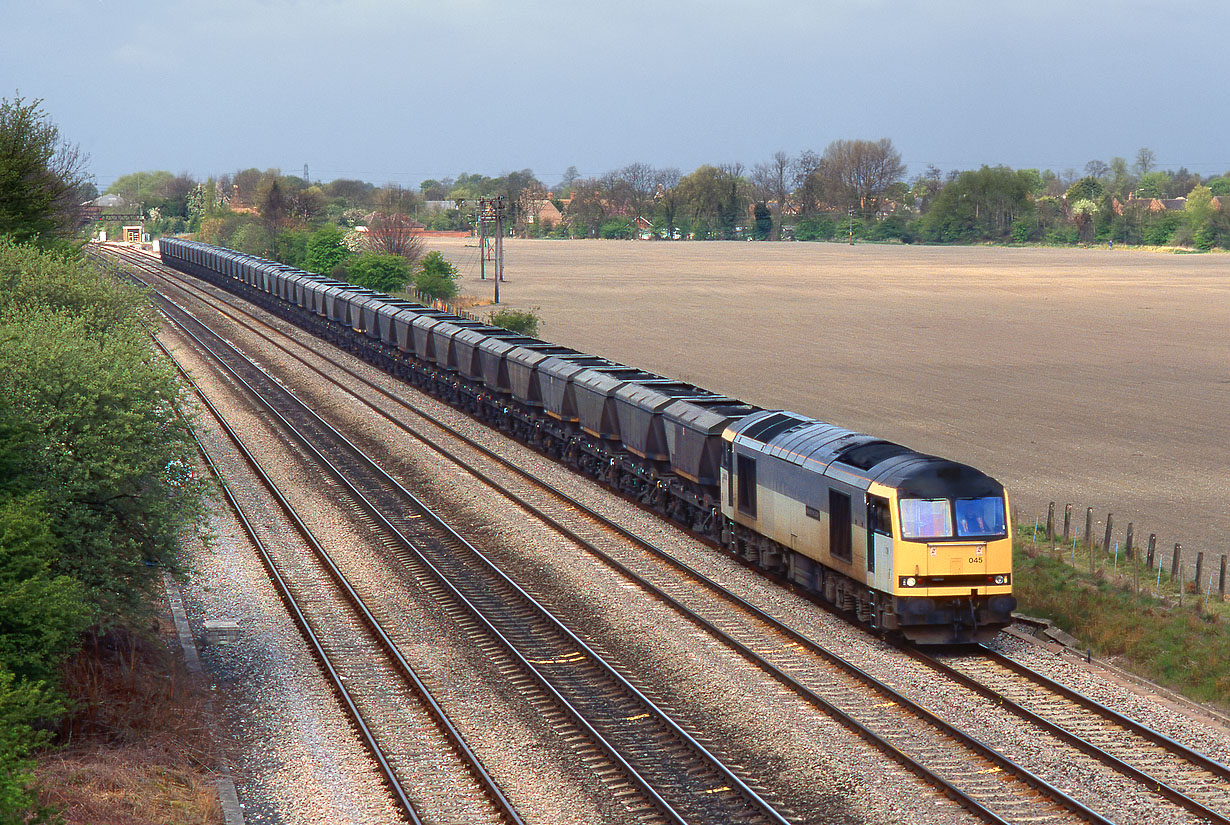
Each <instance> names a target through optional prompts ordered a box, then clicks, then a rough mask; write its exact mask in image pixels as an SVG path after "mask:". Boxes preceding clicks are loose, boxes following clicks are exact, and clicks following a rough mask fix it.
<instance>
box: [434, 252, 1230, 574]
mask: <svg viewBox="0 0 1230 825" xmlns="http://www.w3.org/2000/svg"><path fill="white" fill-rule="evenodd" d="M474 243H475V242H474V241H472V240H469V239H464V238H431V239H429V241H428V247H429V248H434V249H439V250H440V251H441V252H442V253H443V254H444V255H445V256H446V257H448V258H449V259H450V260H452V261H453V262H454V263H456V264H457V265H458V267H459V269H460V270H461V272H462V276H463V283H462V288H463V291H464V292H466V293H469V294H473V295H481V296H487V297H488V298H489V297H490V295H491V282H490V281H486V282H484V281H481V280H479V267H478V254H477V252H478V251H477V249H476V248H475V247H474V246H473V244H474ZM505 258H506V262H507V263H506V269H505V277H506V278H507V281H506V282H505V283H504V284H502V285H501V298H502V302H503V304H504V305H506V306H510V307H516V308H527V307H538V311H539V314H540V315H541V317H542V318H543V321H544V325H543V327H542V329H541V332H540V335H541V337H543V338H545V339H547V340H551V341H555V342H558V343H561V344H565V345H567V346H570V347H574V348H576V349H579V350H583V351H586V352H591V353H595V354H598V355H603V356H605V357H607V358H611V359H613V360H616V361H620V362H623V363H626V364H630V365H634V366H637V367H642V368H644V369H648V370H652V371H654V372H658V373H661V374H663V375H667V376H671V377H677V378H682V379H684V380H687V381H691V382H692V383H695V384H699V385H701V386H703V387H706V388H708V389H710V390H714V391H718V392H722V393H725V394H728V395H732V396H735V397H737V398H742V399H744V400H746V401H750V402H753V403H755V404H759V405H761V406H764V407H773V408H784V409H790V410H796V411H798V412H802V413H805V414H807V415H812V416H815V417H817V418H821V419H823V420H825V421H829V422H832V423H835V424H839V425H841V426H844V427H848V428H850V429H854V430H861V431H863V432H867V433H871V434H873V435H876V436H880V437H883V438H886V439H889V440H893V441H898V442H900V443H903V444H907V445H909V446H910V447H913V448H914V449H917V450H921V451H924V452H930V453H934V454H936V455H940V456H944V457H946V458H953V459H956V460H959V461H964V462H967V463H969V464H972V465H973V466H975V467H978V468H979V469H981V470H983V471H985V472H987V473H989V474H991V475H993V476H995V477H996V478H998V479H999V480H1001V481H1002V482H1003V483H1004V484H1005V485H1006V486H1007V487H1008V490H1009V496H1010V498H1011V501H1012V503H1013V505H1014V506H1015V507H1017V508H1018V509H1019V512H1020V518H1021V520H1022V521H1023V522H1033V520H1034V517H1035V516H1037V515H1040V516H1041V517H1042V519H1043V522H1044V523H1045V517H1046V505H1047V502H1048V501H1051V500H1054V501H1055V502H1056V503H1057V516H1056V521H1057V525H1056V527H1057V529H1061V528H1062V518H1063V505H1064V504H1065V503H1068V502H1071V503H1073V504H1075V505H1076V512H1075V514H1074V517H1073V520H1074V529H1075V530H1076V531H1077V532H1078V533H1079V532H1081V531H1083V529H1084V508H1085V507H1093V508H1094V514H1095V524H1096V526H1095V535H1096V536H1097V537H1098V539H1099V540H1100V539H1101V536H1102V534H1103V532H1104V530H1105V518H1106V514H1107V512H1108V511H1111V512H1113V513H1114V520H1115V537H1116V539H1122V537H1123V531H1124V530H1125V528H1126V527H1127V523H1128V522H1129V521H1132V522H1135V528H1136V540H1137V542H1138V543H1139V544H1141V545H1143V544H1144V543H1145V541H1146V540H1147V539H1148V535H1149V533H1151V532H1153V533H1157V536H1158V546H1159V550H1165V559H1166V560H1167V561H1168V560H1169V552H1170V549H1171V548H1173V546H1174V543H1175V542H1182V543H1183V546H1184V555H1185V556H1186V557H1187V559H1188V561H1189V562H1193V561H1194V559H1195V552H1196V551H1197V550H1204V551H1206V565H1210V564H1213V565H1215V564H1216V559H1215V558H1213V559H1212V560H1211V562H1210V561H1209V560H1208V556H1209V554H1210V553H1211V554H1213V555H1214V557H1215V556H1216V554H1219V553H1230V540H1228V538H1230V504H1227V501H1228V500H1230V446H1228V444H1230V256H1227V255H1224V254H1207V255H1174V254H1165V253H1159V252H1147V251H1126V250H1122V249H1116V250H1113V251H1112V250H1107V249H1105V248H1099V249H1008V248H994V247H955V248H952V247H920V246H879V245H858V246H853V247H851V246H848V245H844V244H812V243H739V242H712V243H695V242H691V243H679V242H676V243H664V242H657V243H653V242H636V241H525V240H507V241H506V243H505ZM474 311H475V312H476V313H477V312H480V311H483V312H485V308H476V309H475V310H474ZM1206 569H1209V567H1207V566H1206ZM1189 570H1190V568H1189ZM1189 575H1190V574H1189ZM1206 576H1207V574H1206Z"/></svg>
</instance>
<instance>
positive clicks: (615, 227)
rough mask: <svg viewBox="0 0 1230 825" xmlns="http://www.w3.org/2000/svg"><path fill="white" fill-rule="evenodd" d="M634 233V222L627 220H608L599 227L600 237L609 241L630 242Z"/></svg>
mask: <svg viewBox="0 0 1230 825" xmlns="http://www.w3.org/2000/svg"><path fill="white" fill-rule="evenodd" d="M633 232H634V230H633V227H632V221H630V220H628V219H627V218H608V219H607V220H605V221H603V222H602V225H601V226H599V227H598V237H599V238H606V239H608V240H611V239H618V240H628V239H630V238H631V237H632V235H633Z"/></svg>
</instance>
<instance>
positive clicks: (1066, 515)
mask: <svg viewBox="0 0 1230 825" xmlns="http://www.w3.org/2000/svg"><path fill="white" fill-rule="evenodd" d="M1071 537H1072V505H1071V504H1065V505H1064V508H1063V543H1064V544H1067V543H1068V539H1070V538H1071Z"/></svg>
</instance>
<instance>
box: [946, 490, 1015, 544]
mask: <svg viewBox="0 0 1230 825" xmlns="http://www.w3.org/2000/svg"><path fill="white" fill-rule="evenodd" d="M956 507H957V535H958V536H961V537H962V538H968V537H971V536H1006V535H1008V524H1007V520H1006V519H1005V518H1004V500H1003V499H1002V498H1000V497H999V496H987V497H985V498H959V499H957V501H956Z"/></svg>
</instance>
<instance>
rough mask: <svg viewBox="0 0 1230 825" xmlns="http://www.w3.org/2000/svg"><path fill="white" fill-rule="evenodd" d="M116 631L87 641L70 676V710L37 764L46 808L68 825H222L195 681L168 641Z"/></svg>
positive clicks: (206, 712)
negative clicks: (55, 810)
mask: <svg viewBox="0 0 1230 825" xmlns="http://www.w3.org/2000/svg"><path fill="white" fill-rule="evenodd" d="M159 631H160V632H159V633H150V634H149V635H139V634H135V633H132V632H130V631H127V630H124V629H115V630H112V631H109V632H108V633H106V634H102V635H97V636H93V637H91V638H90V639H89V640H87V643H86V645H85V646H84V648H83V649H82V651H81V653H80V654H78V655H77V656H76V657H75V658H74V659H73V660H72V661H71V662H70V663H69V665H68V666H67V668H66V685H67V690H68V694H69V697H70V699H71V700H72V702H73V707H74V711H73V712H72V713H71V714H70V715H69V716H68V718H66V719H65V721H64V723H63V725H62V727H61V730H60V732H59V745H60V747H59V749H57V750H54V751H52V752H50V753H48V754H46V755H45V756H44V757H43V758H42V759H41V760H40V765H39V771H38V775H39V780H40V782H41V784H42V787H43V796H42V801H43V802H44V804H48V805H52V806H55V807H56V808H59V809H63V810H64V819H65V822H66V823H68V825H75V823H83V825H84V823H103V822H106V823H116V825H142V824H144V823H149V825H154V824H155V823H173V824H174V825H193V824H194V823H206V822H209V823H213V822H218V821H220V819H221V810H220V807H219V805H218V797H217V791H216V789H215V787H214V784H213V778H212V776H211V767H212V766H213V765H215V764H217V761H218V759H219V758H220V755H221V753H222V750H223V749H224V747H225V745H226V743H220V742H218V741H217V740H216V739H215V737H214V736H213V733H212V718H211V712H210V709H209V704H208V700H207V697H206V696H205V694H204V693H203V691H202V690H201V686H200V684H199V681H198V680H197V679H195V678H194V677H193V676H192V675H191V674H189V673H188V672H187V671H186V670H185V669H184V668H183V666H182V662H181V661H180V659H179V658H178V657H176V656H175V655H173V654H172V652H171V650H170V649H169V647H168V643H167V642H168V639H171V638H173V637H171V636H170V635H169V634H168V633H166V632H165V628H159Z"/></svg>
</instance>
